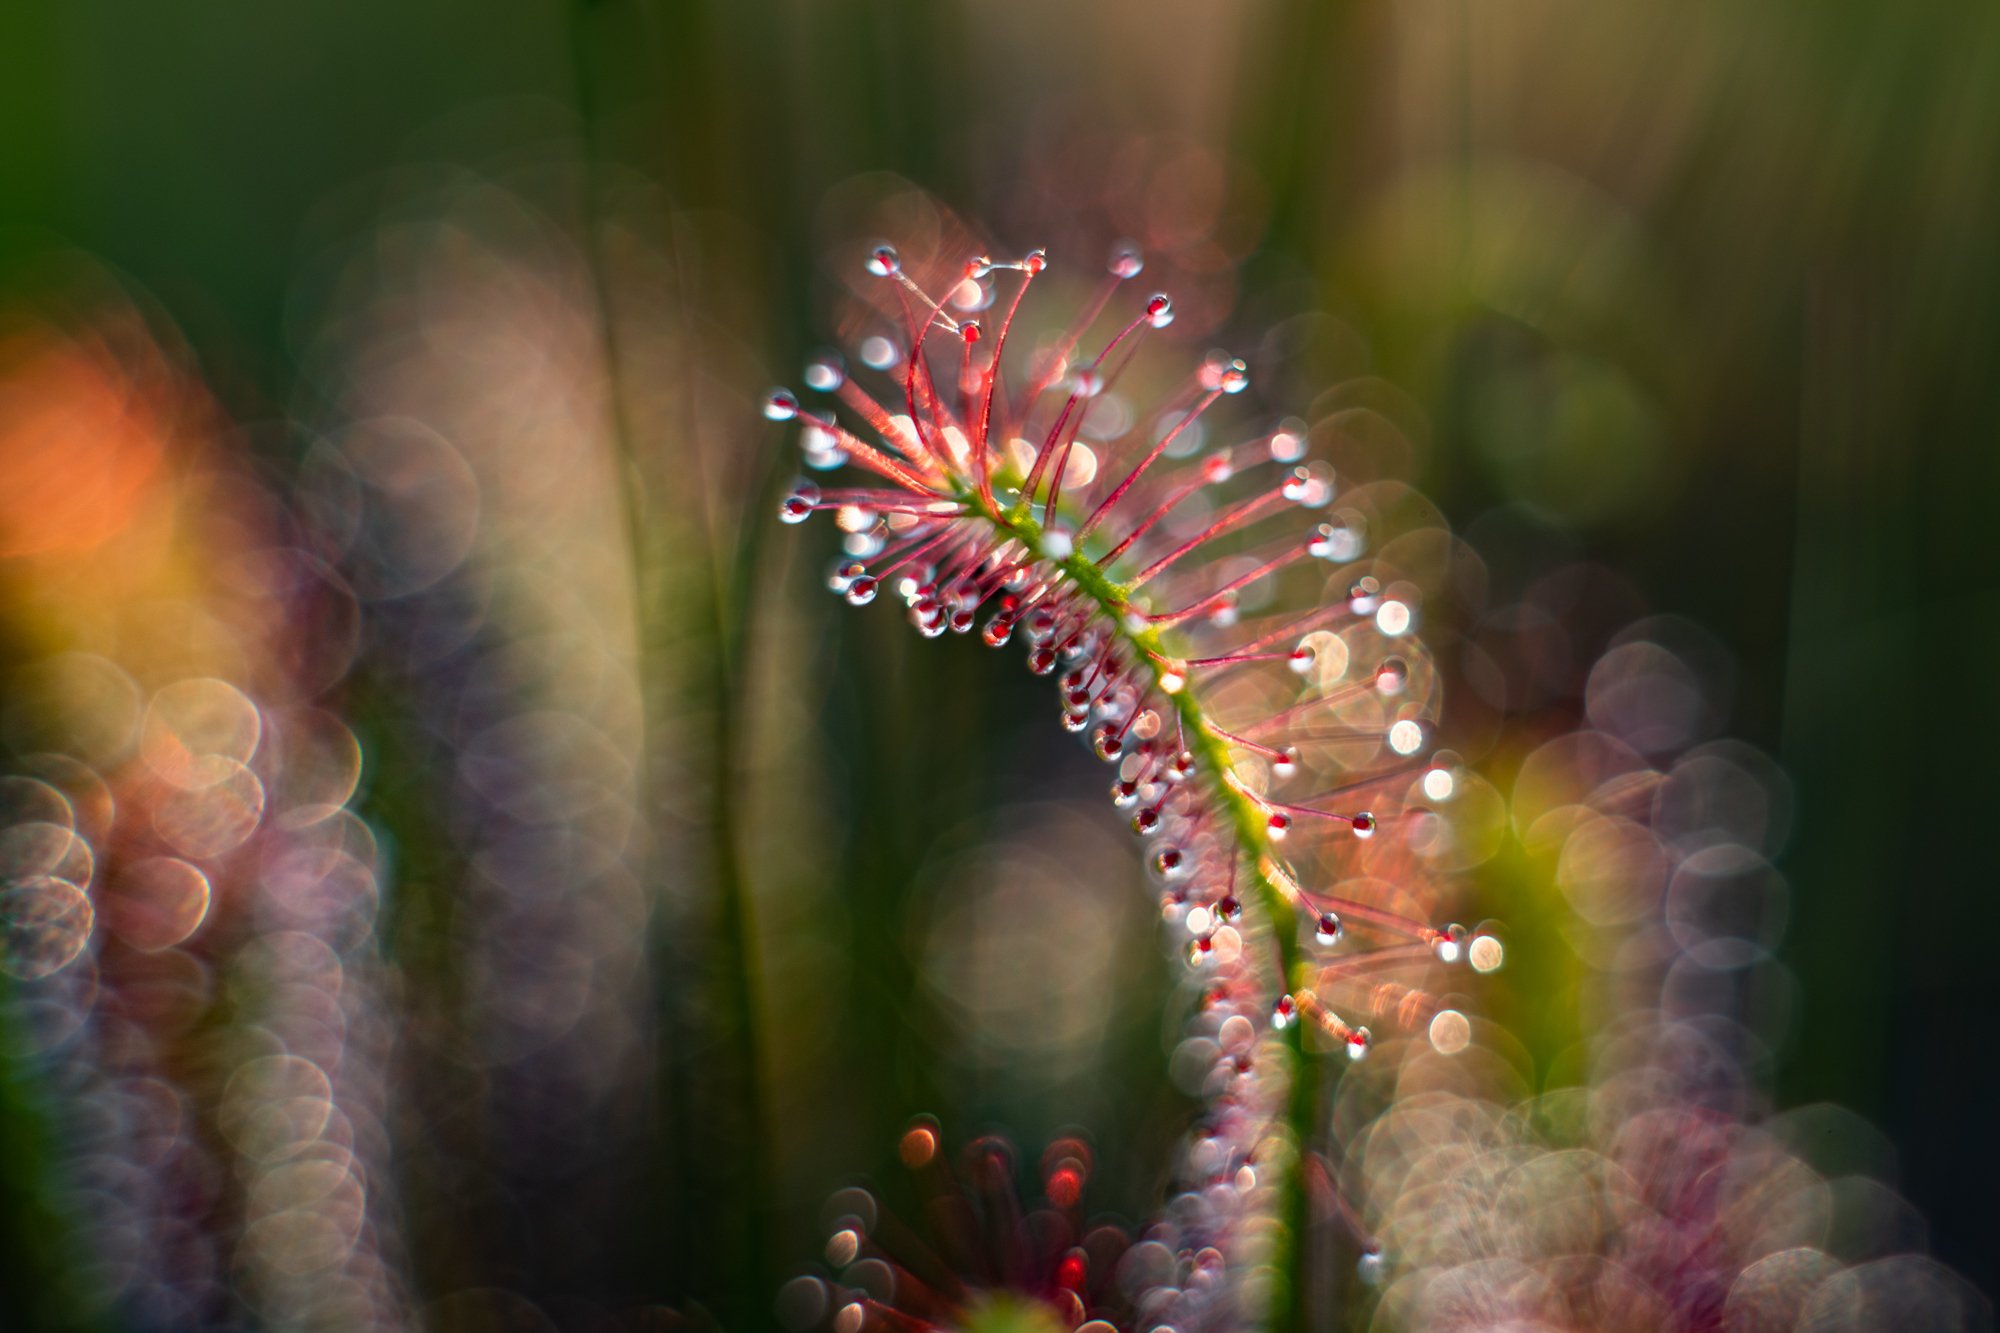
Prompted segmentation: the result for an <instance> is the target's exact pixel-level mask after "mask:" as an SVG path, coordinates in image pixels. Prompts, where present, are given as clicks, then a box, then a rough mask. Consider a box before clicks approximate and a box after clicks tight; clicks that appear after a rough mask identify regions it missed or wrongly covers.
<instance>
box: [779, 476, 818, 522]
mask: <svg viewBox="0 0 2000 1333" xmlns="http://www.w3.org/2000/svg"><path fill="white" fill-rule="evenodd" d="M819 497H820V490H819V487H817V486H815V485H813V484H812V483H811V482H809V481H806V482H800V483H799V484H798V486H797V487H796V488H795V489H794V490H793V491H792V493H791V494H790V495H788V496H786V497H785V501H784V503H783V504H781V505H779V506H778V517H779V519H780V520H782V521H783V522H786V523H803V522H805V521H806V520H807V519H809V518H811V517H812V513H813V506H814V505H816V504H818V503H819Z"/></svg>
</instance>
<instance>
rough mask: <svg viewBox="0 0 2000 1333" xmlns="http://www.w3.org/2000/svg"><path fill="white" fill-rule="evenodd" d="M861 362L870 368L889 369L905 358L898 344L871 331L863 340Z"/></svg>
mask: <svg viewBox="0 0 2000 1333" xmlns="http://www.w3.org/2000/svg"><path fill="white" fill-rule="evenodd" d="M860 351H861V364H862V365H864V366H866V367H868V368H869V369H870V370H887V369H889V368H890V367H891V366H894V365H895V364H897V363H898V362H899V361H901V360H902V359H903V354H902V352H901V351H900V350H898V348H897V347H896V344H895V343H894V342H893V341H891V340H890V339H888V338H885V337H883V336H882V335H881V334H879V333H871V334H869V335H868V336H867V337H866V338H863V339H862V340H861V349H860Z"/></svg>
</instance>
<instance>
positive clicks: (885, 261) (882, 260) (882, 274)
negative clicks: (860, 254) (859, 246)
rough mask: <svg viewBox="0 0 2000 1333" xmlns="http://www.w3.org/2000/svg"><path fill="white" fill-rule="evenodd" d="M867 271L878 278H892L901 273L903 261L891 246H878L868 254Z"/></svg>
mask: <svg viewBox="0 0 2000 1333" xmlns="http://www.w3.org/2000/svg"><path fill="white" fill-rule="evenodd" d="M868 271H869V272H870V273H873V274H874V275H875V276H876V277H878V278H893V277H895V276H896V275H897V274H898V273H901V272H902V271H903V260H902V257H901V256H900V255H898V254H897V253H896V247H895V246H893V245H878V246H876V247H875V248H874V249H873V250H870V251H869V252H868Z"/></svg>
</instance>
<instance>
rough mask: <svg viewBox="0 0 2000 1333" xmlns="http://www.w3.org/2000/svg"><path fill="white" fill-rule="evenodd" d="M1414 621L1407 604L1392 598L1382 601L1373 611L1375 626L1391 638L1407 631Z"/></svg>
mask: <svg viewBox="0 0 2000 1333" xmlns="http://www.w3.org/2000/svg"><path fill="white" fill-rule="evenodd" d="M1414 621H1415V615H1414V613H1413V612H1412V611H1411V610H1410V608H1409V606H1408V605H1407V604H1405V603H1403V602H1399V601H1395V600H1394V599H1391V600H1389V601H1386V602H1384V603H1382V605H1381V608H1380V609H1379V610H1377V611H1376V612H1375V628H1376V629H1379V630H1381V631H1382V632H1383V633H1384V634H1386V635H1388V636H1389V637H1390V638H1392V639H1393V638H1397V637H1399V636H1400V635H1404V634H1407V633H1409V631H1410V626H1411V624H1412V623H1414Z"/></svg>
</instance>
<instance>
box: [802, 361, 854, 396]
mask: <svg viewBox="0 0 2000 1333" xmlns="http://www.w3.org/2000/svg"><path fill="white" fill-rule="evenodd" d="M804 379H805V385H806V387H807V388H808V389H811V390H812V391H813V392H815V393H832V392H833V391H834V390H835V389H838V388H839V387H840V386H841V385H842V384H844V383H846V382H847V367H846V366H845V365H843V364H842V363H841V360H840V355H839V354H838V353H836V352H822V353H821V354H820V355H818V356H816V357H814V358H813V359H812V360H810V361H808V362H806V371H805V376H804Z"/></svg>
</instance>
